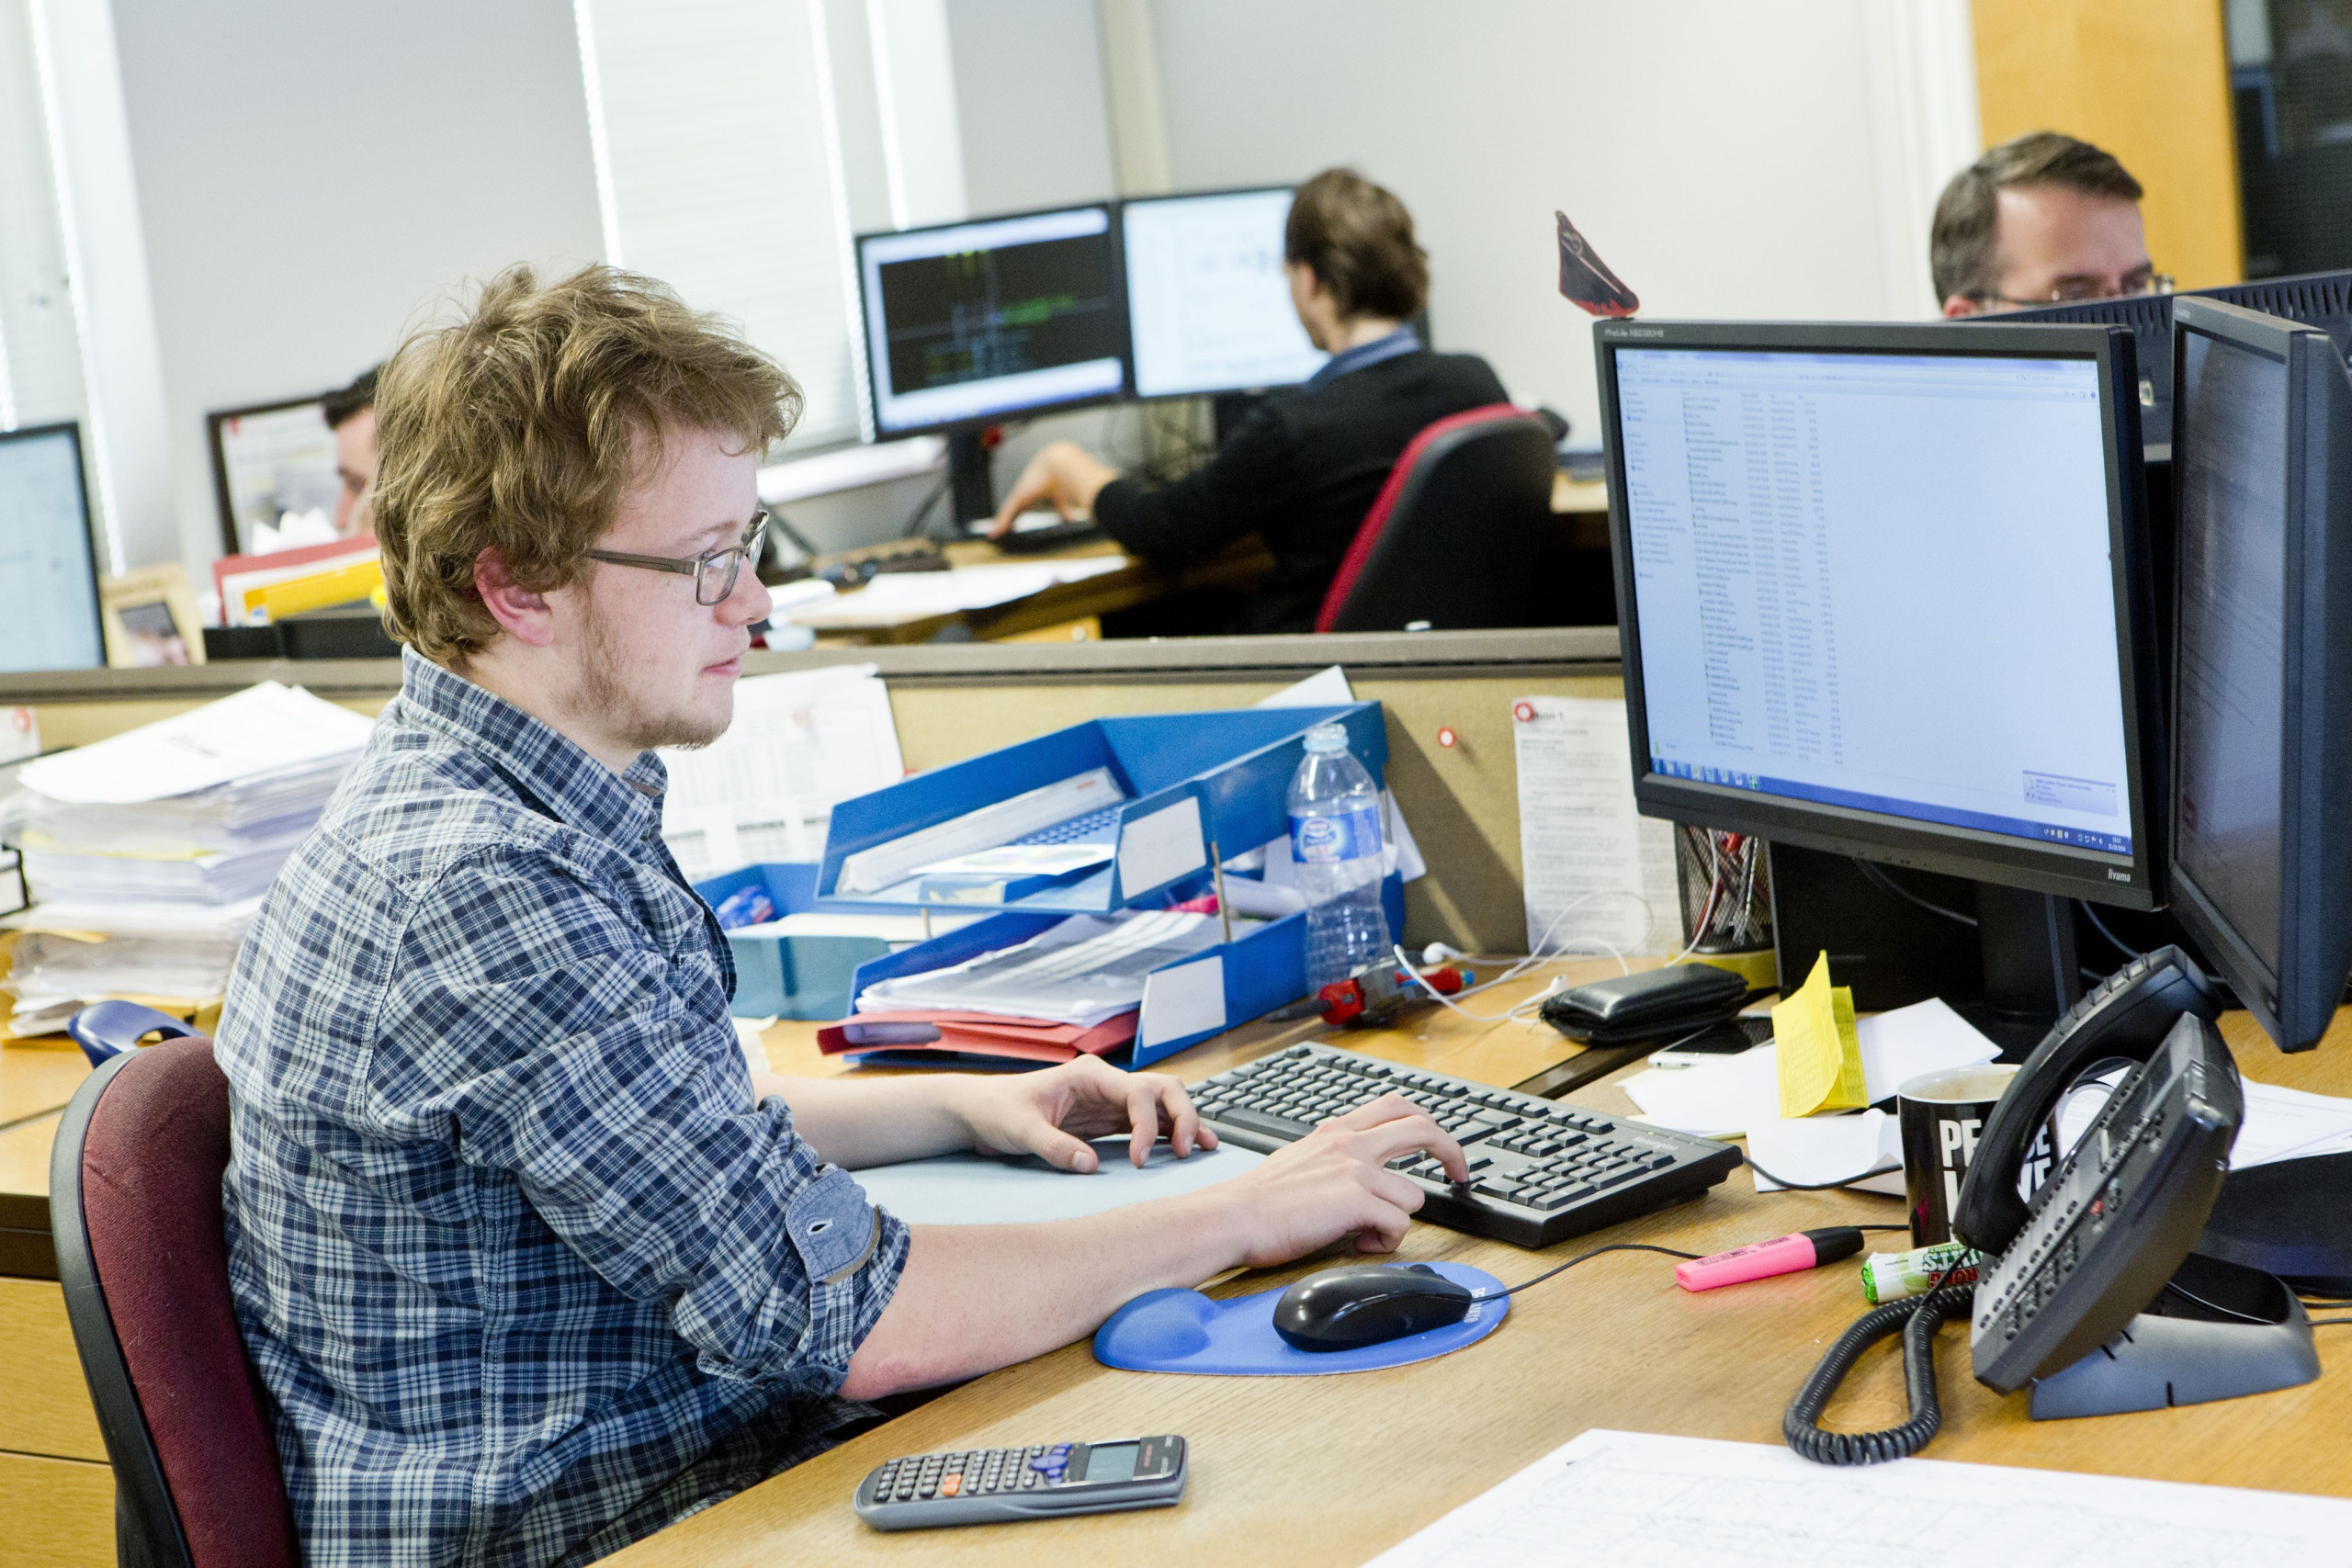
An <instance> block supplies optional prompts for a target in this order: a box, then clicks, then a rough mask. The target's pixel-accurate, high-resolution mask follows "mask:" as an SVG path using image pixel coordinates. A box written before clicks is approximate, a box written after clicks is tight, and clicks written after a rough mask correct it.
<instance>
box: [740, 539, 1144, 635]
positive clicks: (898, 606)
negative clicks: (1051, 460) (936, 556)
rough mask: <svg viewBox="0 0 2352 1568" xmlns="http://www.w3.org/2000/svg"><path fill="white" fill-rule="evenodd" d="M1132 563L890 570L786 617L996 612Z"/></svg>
mask: <svg viewBox="0 0 2352 1568" xmlns="http://www.w3.org/2000/svg"><path fill="white" fill-rule="evenodd" d="M1129 564H1131V563H1130V562H1129V561H1128V559H1127V558H1126V557H1125V556H1081V557H1080V558H1077V559H1076V560H1047V561H1007V562H1005V563H1003V564H1001V565H994V566H959V567H956V568H953V569H952V570H947V571H886V572H884V573H882V575H880V576H879V577H876V578H875V579H874V580H873V581H870V582H868V583H867V584H866V585H865V587H863V588H861V589H858V590H857V591H856V592H853V593H842V594H837V595H835V596H834V597H833V598H831V599H828V600H825V601H823V602H821V603H820V604H807V605H801V606H798V607H796V608H794V609H791V610H787V611H786V612H784V615H786V618H788V619H790V620H791V621H792V622H793V624H794V625H796V626H816V627H819V628H820V629H821V628H823V627H826V626H886V625H888V624H890V623H893V622H896V621H903V620H911V619H919V618H921V617H922V616H925V615H958V614H960V613H962V612H963V611H966V610H992V609H994V608H995V607H996V606H998V605H999V604H1012V602H1013V601H1014V600H1016V599H1026V598H1028V597H1030V596H1031V595H1032V594H1036V593H1043V592H1045V591H1046V589H1048V588H1051V587H1053V586H1054V585H1055V584H1057V583H1062V582H1083V581H1086V580H1087V579H1088V578H1091V577H1100V576H1102V575H1103V574H1104V573H1105V572H1113V571H1117V570H1120V569H1121V568H1123V567H1125V566H1128V565H1129Z"/></svg>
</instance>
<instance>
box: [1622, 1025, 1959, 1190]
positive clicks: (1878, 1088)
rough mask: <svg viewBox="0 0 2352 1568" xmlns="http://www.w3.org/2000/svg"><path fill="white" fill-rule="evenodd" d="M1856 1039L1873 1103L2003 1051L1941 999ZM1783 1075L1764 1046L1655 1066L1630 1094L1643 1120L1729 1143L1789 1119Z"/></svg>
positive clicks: (1861, 1031)
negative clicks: (1920, 1079)
mask: <svg viewBox="0 0 2352 1568" xmlns="http://www.w3.org/2000/svg"><path fill="white" fill-rule="evenodd" d="M1854 1032H1855V1034H1856V1035H1857V1036H1859V1037H1860V1043H1861V1052H1862V1077H1863V1081H1864V1084H1865V1087H1866V1091H1867V1092H1868V1094H1869V1096H1870V1098H1871V1100H1872V1101H1873V1102H1875V1101H1878V1100H1884V1099H1886V1098H1887V1097H1889V1096H1890V1095H1892V1094H1894V1091H1895V1090H1896V1089H1899V1088H1901V1087H1902V1085H1903V1081H1904V1080H1905V1078H1911V1077H1917V1076H1918V1075H1919V1074H1921V1073H1932V1072H1936V1071H1939V1070H1940V1069H1942V1068H1945V1067H1965V1066H1974V1065H1975V1064H1976V1063H1978V1062H1989V1061H1991V1060H1992V1059H1993V1058H1994V1057H1995V1056H1997V1055H2000V1049H1999V1047H1997V1046H1996V1045H1995V1044H1994V1043H1993V1042H1991V1041H1990V1040H1987V1039H1986V1038H1985V1036H1984V1035H1982V1034H1980V1033H1978V1032H1976V1030H1975V1029H1974V1028H1973V1027H1971V1025H1970V1024H1969V1022H1968V1021H1967V1020H1966V1019H1963V1018H1962V1017H1961V1016H1960V1015H1959V1014H1958V1013H1956V1012H1954V1011H1952V1010H1951V1008H1950V1007H1948V1006H1946V1005H1945V1003H1944V1002H1943V1001H1942V1000H1941V999H1940V998H1928V1000H1926V1001H1924V1002H1915V1003H1913V1004H1912V1005H1911V1006H1909V1007H1907V1008H1896V1009H1894V1010H1893V1011H1891V1012H1882V1013H1872V1014H1871V1015H1870V1016H1869V1017H1867V1018H1861V1019H1858V1020H1856V1021H1855V1023H1854ZM1780 1071H1781V1068H1780V1056H1779V1054H1778V1053H1777V1052H1776V1051H1775V1050H1774V1048H1773V1047H1772V1046H1770V1045H1758V1047H1756V1049H1754V1050H1753V1051H1745V1052H1742V1053H1741V1054H1740V1055H1736V1056H1726V1057H1724V1059H1723V1060H1721V1061H1719V1062H1706V1063H1702V1064H1701V1065H1700V1066H1695V1067H1675V1068H1670V1069H1662V1068H1657V1067H1653V1068H1651V1069H1650V1070H1649V1071H1647V1072H1645V1073H1638V1074H1636V1075H1634V1077H1630V1078H1628V1079H1626V1080H1625V1085H1624V1088H1625V1092H1626V1093H1627V1094H1629V1095H1631V1096H1633V1099H1634V1104H1636V1105H1638V1106H1640V1107H1641V1108H1642V1114H1643V1116H1644V1117H1645V1119H1646V1120H1648V1121H1651V1122H1656V1123H1657V1124H1658V1125H1659V1126H1661V1127H1671V1128H1674V1129H1676V1130H1677V1131H1679V1132H1684V1133H1695V1134H1699V1135H1700V1136H1701V1137H1711V1138H1728V1137H1736V1136H1737V1135H1739V1134H1742V1133H1745V1132H1747V1131H1748V1130H1749V1129H1750V1128H1752V1127H1755V1126H1757V1125H1758V1124H1759V1123H1762V1122H1778V1121H1779V1120H1781V1079H1780ZM1782 1174H1784V1175H1785V1174H1792V1173H1789V1172H1783V1173H1782Z"/></svg>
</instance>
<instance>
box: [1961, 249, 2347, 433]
mask: <svg viewBox="0 0 2352 1568" xmlns="http://www.w3.org/2000/svg"><path fill="white" fill-rule="evenodd" d="M2176 299H2218V300H2220V301H2222V303H2223V304H2225V305H2237V306H2242V307H2243V308H2245V309H2246V310H2259V311H2262V312H2264V313H2265V314H2267V315H2272V316H2278V317H2282V318H2284V319H2286V320H2288V321H2301V322H2304V323H2305V324H2307V325H2310V326H2314V327H2319V328H2322V329H2324V331H2325V332H2326V333H2327V334H2328V335H2329V336H2330V337H2331V338H2333V339H2334V340H2335V347H2336V352H2337V353H2338V354H2339V355H2352V272H2313V273H2306V274H2304V275H2302V276H2298V277H2266V278H2263V279H2261V280H2260V281H2258V282H2255V283H2232V284H2227V285H2224V286H2223V287H2221V288H2199V289H2193V290H2190V291H2189V292H2188V293H2185V294H2136V295H2132V296H2131V297H2130V298H2128V299H2090V300H2086V301H2084V302H2083V303H2081V304H2078V305H2038V306H2034V307H2032V308H2031V309H2030V310H2007V311H2002V312H2000V313H1999V314H1996V315H1985V316H1962V317H1960V318H1958V320H1959V321H1960V322H1962V324H1973V323H2004V322H2006V323H2016V322H2019V321H2052V322H2062V323H2063V322H2081V323H2086V324H2090V325H2095V326H2116V327H2128V328H2130V329H2131V335H2132V337H2133V339H2134V340H2135V342H2134V346H2135V348H2136V350H2137V352H2138V354H2139V358H2140V427H2141V429H2140V434H2141V437H2142V439H2143V441H2144V442H2145V443H2146V449H2147V455H2148V457H2151V458H2153V459H2155V460H2158V461H2162V460H2163V459H2164V458H2165V457H2168V456H2169V455H2170V452H2171V442H2172V439H2173V401H2172V397H2173V386H2174V375H2173V362H2172V344H2173V337H2172V308H2173V301H2174V300H2176Z"/></svg>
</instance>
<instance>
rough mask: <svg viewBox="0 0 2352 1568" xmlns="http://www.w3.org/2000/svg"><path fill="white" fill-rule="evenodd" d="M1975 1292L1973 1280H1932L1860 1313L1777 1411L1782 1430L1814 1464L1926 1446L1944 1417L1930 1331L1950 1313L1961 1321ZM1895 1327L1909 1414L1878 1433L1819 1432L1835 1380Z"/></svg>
mask: <svg viewBox="0 0 2352 1568" xmlns="http://www.w3.org/2000/svg"><path fill="white" fill-rule="evenodd" d="M1975 1299H1976V1290H1975V1287H1974V1286H1973V1285H1960V1286H1951V1285H1941V1284H1939V1285H1938V1286H1937V1287H1936V1288H1935V1289H1934V1290H1931V1291H1929V1292H1928V1293H1927V1294H1926V1295H1924V1296H1914V1297H1912V1298H1910V1299H1909V1300H1907V1301H1899V1302H1888V1303H1885V1304H1884V1305H1883V1306H1879V1307H1873V1308H1872V1309H1871V1311H1869V1312H1867V1313H1864V1314H1862V1315H1861V1316H1860V1318H1858V1319H1857V1320H1855V1323H1854V1325H1853V1326H1852V1327H1850V1328H1849V1329H1847V1330H1846V1332H1845V1333H1843V1334H1841V1335H1839V1336H1838V1342H1837V1343H1836V1344H1834V1345H1832V1346H1830V1347H1829V1350H1828V1353H1827V1354H1826V1355H1825V1356H1823V1357H1822V1358H1821V1362H1820V1364H1819V1365H1818V1366H1816V1367H1815V1368H1814V1369H1813V1375H1812V1376H1810V1377H1808V1378H1806V1379H1805V1380H1804V1387H1803V1388H1800V1389H1798V1390H1797V1396H1796V1397H1795V1398H1794V1399H1792V1400H1791V1401H1790V1402H1789V1408H1788V1411H1787V1413H1786V1414H1785V1415H1783V1416H1781V1437H1782V1438H1786V1439H1787V1441H1788V1445H1789V1447H1791V1448H1792V1449H1794V1450H1796V1451H1797V1452H1798V1453H1800V1454H1802V1455H1804V1457H1805V1458H1806V1459H1809V1460H1811V1461H1814V1462H1815V1464H1883V1463H1884V1462H1885V1461H1888V1460H1891V1459H1903V1458H1905V1457H1907V1456H1909V1455H1911V1454H1916V1453H1917V1452H1918V1451H1919V1450H1921V1449H1923V1448H1926V1447H1927V1446H1928V1439H1929V1438H1933V1437H1934V1436H1935V1435H1936V1429H1937V1428H1938V1427H1941V1426H1942V1425H1943V1420H1944V1413H1943V1406H1942V1405H1941V1404H1939V1402H1938V1401H1937V1398H1936V1330H1937V1329H1939V1328H1940V1327H1941V1326H1943V1325H1944V1322H1945V1321H1946V1320H1947V1319H1949V1318H1954V1317H1957V1318H1961V1319H1963V1320H1965V1319H1966V1317H1967V1316H1968V1314H1969V1309H1970V1308H1971V1306H1972V1305H1973V1303H1974V1302H1975ZM1898 1328H1900V1329H1901V1330H1902V1331H1903V1383H1904V1388H1905V1391H1906V1393H1908V1394H1909V1396H1910V1400H1911V1418H1910V1419H1909V1420H1908V1421H1905V1422H1904V1423H1903V1425H1901V1426H1900V1427H1887V1428H1886V1429H1885V1430H1884V1431H1880V1432H1831V1431H1825V1430H1824V1429H1823V1428H1822V1426H1821V1413H1822V1412H1823V1411H1825V1410H1826V1409H1828V1408H1829V1400H1830V1396H1831V1395H1833V1394H1835V1393H1837V1392H1838V1384H1839V1383H1842V1382H1845V1381H1846V1374H1847V1373H1848V1372H1849V1371H1853V1370H1854V1363H1855V1362H1856V1361H1858V1360H1860V1359H1861V1355H1862V1352H1863V1351H1864V1350H1867V1349H1869V1348H1871V1346H1872V1345H1875V1344H1877V1343H1878V1342H1879V1341H1880V1340H1882V1339H1883V1338H1885V1337H1887V1336H1888V1335H1890V1334H1893V1333H1894V1332H1895V1330H1896V1329H1898Z"/></svg>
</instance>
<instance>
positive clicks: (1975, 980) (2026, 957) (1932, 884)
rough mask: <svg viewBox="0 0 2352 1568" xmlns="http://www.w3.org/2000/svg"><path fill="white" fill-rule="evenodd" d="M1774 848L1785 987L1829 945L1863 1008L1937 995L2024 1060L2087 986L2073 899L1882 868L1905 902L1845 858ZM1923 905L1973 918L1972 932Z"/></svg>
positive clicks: (1776, 924) (2010, 1056) (1837, 973)
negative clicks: (2078, 955)
mask: <svg viewBox="0 0 2352 1568" xmlns="http://www.w3.org/2000/svg"><path fill="white" fill-rule="evenodd" d="M1771 856H1772V860H1771V888H1772V931H1773V936H1774V940H1775V942H1776V944H1777V946H1778V948H1779V953H1780V964H1781V979H1782V980H1783V981H1784V982H1785V983H1787V984H1789V985H1797V984H1801V983H1803V981H1804V976H1806V975H1807V974H1808V973H1810V972H1811V971H1812V968H1813V964H1814V961H1815V958H1816V957H1817V956H1818V955H1820V954H1821V953H1828V954H1829V973H1830V976H1831V978H1832V979H1833V980H1835V981H1836V982H1837V983H1838V985H1841V986H1849V987H1852V988H1853V992H1854V1006H1855V1007H1856V1008H1857V1009H1859V1010H1861V1011H1864V1012H1885V1011H1888V1010H1892V1009H1894V1008H1899V1007H1908V1006H1910V1005H1911V1004H1912V1003H1914V1002H1918V1001H1925V1000H1926V999H1927V998H1929V997H1940V998H1943V999H1944V1000H1945V1001H1946V1002H1948V1003H1950V1004H1951V1007H1952V1009H1953V1010H1955V1011H1957V1012H1958V1013H1959V1014H1960V1015H1961V1016H1962V1017H1963V1018H1965V1019H1967V1020H1968V1021H1969V1022H1970V1023H1972V1024H1973V1025H1975V1027H1977V1028H1978V1029H1980V1030H1982V1031H1984V1032H1985V1035H1986V1036H1987V1037H1988V1038H1990V1039H1991V1040H1992V1041H1993V1043H1995V1044H1996V1045H1998V1046H1999V1047H2001V1055H2002V1058H2003V1059H2004V1060H2006V1061H2011V1062H2017V1061H2023V1060H2024V1059H2025V1056H2026V1054H2027V1053H2028V1052H2030V1051H2031V1050H2032V1049H2033V1047H2034V1046H2035V1045H2037V1044H2039V1043H2041V1037H2042V1035H2044V1034H2045V1033H2047V1032H2049V1029H2050V1026H2051V1025H2052V1024H2053V1023H2055V1022H2056V1021H2058V1018H2059V1015H2060V1014H2062V1013H2064V1011H2065V1010H2067V1009H2068V1008H2070V1007H2072V1006H2074V1004H2075V999H2076V998H2079V997H2080V996H2081V995H2082V994H2083V983H2082V971H2081V969H2080V968H2079V967H2078V966H2077V959H2076V953H2075V925H2074V910H2073V909H2072V908H2070V904H2071V900H2069V899H2066V898H2063V897H2055V896H2053V895H2051V894H2046V893H2026V892H2020V891H2018V889H2016V888H2010V887H1997V886H1993V885H1992V884H1990V883H1983V882H1970V881H1966V880H1964V879H1962V878H1960V877H1953V876H1942V875H1938V874H1933V873H1929V872H1919V871H1905V870H1902V869H1900V868H1898V867H1885V868H1883V869H1884V871H1885V874H1886V875H1887V876H1888V877H1889V879H1891V880H1892V881H1893V882H1894V884H1895V886H1899V887H1900V888H1902V889H1903V890H1904V892H1905V893H1908V894H1910V895H1911V896H1912V897H1911V898H1905V897H1901V896H1899V895H1897V894H1895V893H1892V892H1889V891H1888V890H1887V889H1886V888H1885V887H1884V886H1881V885H1880V884H1879V883H1878V882H1876V881H1874V880H1872V879H1871V877H1870V876H1868V875H1866V874H1864V873H1863V872H1862V871H1861V870H1860V868H1858V867H1857V866H1856V865H1855V863H1854V861H1853V859H1852V858H1851V857H1850V856H1847V855H1842V854H1832V853H1828V852H1823V851H1818V850H1805V849H1798V848H1795V847H1793V846H1792V845H1788V844H1774V845H1773V846H1772V848H1771ZM1914 899H1916V900H1917V902H1914V901H1913V900H1914ZM1929 904H1932V905H1935V906H1937V907H1938V908H1941V909H1946V910H1950V911H1951V914H1952V915H1958V916H1965V917H1967V918H1968V919H1973V920H1974V921H1975V922H1976V927H1975V930H1973V931H1971V930H1969V929H1968V927H1966V926H1965V925H1963V924H1962V923H1960V922H1959V921H1957V920H1955V919H1951V918H1950V917H1949V916H1946V915H1942V914H1937V913H1934V912H1931V911H1930V910H1929V909H1928V908H1925V907H1924V906H1926V905H1929Z"/></svg>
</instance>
